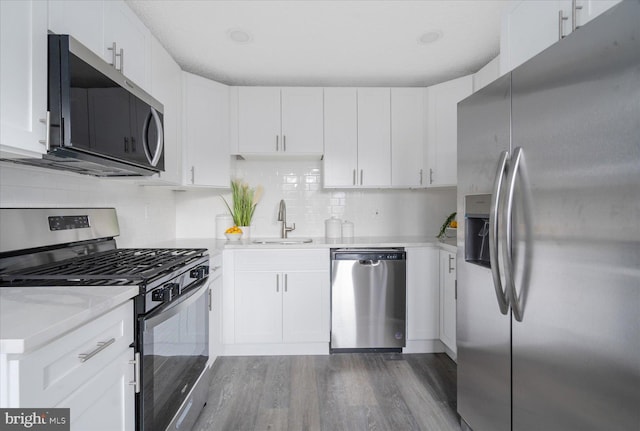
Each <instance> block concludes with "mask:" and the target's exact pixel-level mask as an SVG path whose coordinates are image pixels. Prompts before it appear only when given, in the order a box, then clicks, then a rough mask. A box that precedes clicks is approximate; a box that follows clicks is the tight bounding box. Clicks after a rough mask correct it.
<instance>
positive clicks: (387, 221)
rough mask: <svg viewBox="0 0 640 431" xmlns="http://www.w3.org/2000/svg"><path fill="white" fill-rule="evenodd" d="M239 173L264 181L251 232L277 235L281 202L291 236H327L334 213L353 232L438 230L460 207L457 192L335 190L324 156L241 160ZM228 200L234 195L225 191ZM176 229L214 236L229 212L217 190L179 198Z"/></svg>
mask: <svg viewBox="0 0 640 431" xmlns="http://www.w3.org/2000/svg"><path fill="white" fill-rule="evenodd" d="M232 171H233V172H235V177H236V178H240V179H242V180H244V181H246V182H247V183H249V185H250V186H252V187H255V186H258V185H262V186H263V187H264V196H263V198H262V200H261V202H260V203H259V204H258V206H257V208H256V211H255V214H254V219H253V222H252V227H251V230H252V236H253V237H277V236H279V235H280V223H279V222H278V221H277V216H278V204H279V202H280V199H284V200H285V202H286V204H287V222H288V224H289V225H290V224H292V223H295V224H296V230H295V231H293V232H291V233H290V234H289V235H290V236H291V237H296V236H324V221H325V219H327V218H329V217H331V216H336V217H338V218H340V219H342V220H349V221H351V222H353V223H354V225H355V229H354V230H355V236H393V235H403V236H404V235H428V236H434V237H435V235H436V234H437V233H438V230H439V228H440V225H441V224H442V223H443V222H444V220H445V219H446V217H447V216H448V215H449V214H450V213H452V212H453V211H455V210H456V191H455V189H453V188H450V189H437V190H433V189H430V190H423V189H421V190H346V189H345V190H331V189H326V190H325V189H323V188H322V162H321V161H299V160H298V161H283V160H240V161H236V162H235V168H234V169H233V170H232ZM223 196H224V197H225V198H226V199H227V200H229V202H230V194H229V193H226V194H224V195H223ZM176 204H177V211H176V220H177V225H176V226H177V227H176V234H177V236H178V237H181V238H191V237H213V236H215V228H216V226H215V216H216V214H222V213H227V212H228V211H227V209H226V207H225V205H224V202H223V201H222V199H221V197H220V195H219V192H216V191H211V190H199V191H188V192H184V193H179V194H178V195H177V197H176Z"/></svg>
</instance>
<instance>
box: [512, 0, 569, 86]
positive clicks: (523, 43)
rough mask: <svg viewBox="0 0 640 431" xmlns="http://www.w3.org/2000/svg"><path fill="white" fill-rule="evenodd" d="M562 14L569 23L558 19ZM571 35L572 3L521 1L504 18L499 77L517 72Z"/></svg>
mask: <svg viewBox="0 0 640 431" xmlns="http://www.w3.org/2000/svg"><path fill="white" fill-rule="evenodd" d="M560 12H562V16H563V17H567V19H566V20H562V22H561V18H560V16H559V14H560ZM570 32H571V0H547V1H519V2H516V3H515V4H513V6H512V7H511V8H510V9H509V10H508V11H507V12H506V13H505V14H504V15H503V17H502V30H501V35H500V74H501V75H502V74H505V73H507V72H509V71H510V70H513V69H515V68H516V67H518V66H519V65H521V64H522V63H524V62H525V61H527V60H528V59H530V58H531V57H533V56H534V55H536V54H538V53H539V52H541V51H542V50H544V49H545V48H547V47H549V46H551V45H552V44H554V43H556V42H557V41H559V40H560V39H561V33H562V35H565V36H566V35H567V34H569V33H570Z"/></svg>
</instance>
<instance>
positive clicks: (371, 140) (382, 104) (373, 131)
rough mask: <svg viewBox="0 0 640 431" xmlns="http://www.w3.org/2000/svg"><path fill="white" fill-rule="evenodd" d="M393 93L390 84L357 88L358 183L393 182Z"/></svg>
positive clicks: (388, 183)
mask: <svg viewBox="0 0 640 431" xmlns="http://www.w3.org/2000/svg"><path fill="white" fill-rule="evenodd" d="M390 161H391V94H390V89H389V88H358V172H357V178H356V181H357V184H359V185H360V186H364V187H389V186H390V185H391V163H390Z"/></svg>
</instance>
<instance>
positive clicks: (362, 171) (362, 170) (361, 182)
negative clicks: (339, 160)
mask: <svg viewBox="0 0 640 431" xmlns="http://www.w3.org/2000/svg"><path fill="white" fill-rule="evenodd" d="M363 175H364V169H360V185H363V184H364V182H363V181H362V178H363Z"/></svg>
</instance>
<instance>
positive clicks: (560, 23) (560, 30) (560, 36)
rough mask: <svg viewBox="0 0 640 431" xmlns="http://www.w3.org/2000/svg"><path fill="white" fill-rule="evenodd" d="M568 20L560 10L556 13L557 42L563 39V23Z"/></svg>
mask: <svg viewBox="0 0 640 431" xmlns="http://www.w3.org/2000/svg"><path fill="white" fill-rule="evenodd" d="M568 19H569V17H566V16H564V13H563V12H562V10H559V11H558V40H560V39H564V22H565V21H566V20H568Z"/></svg>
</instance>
